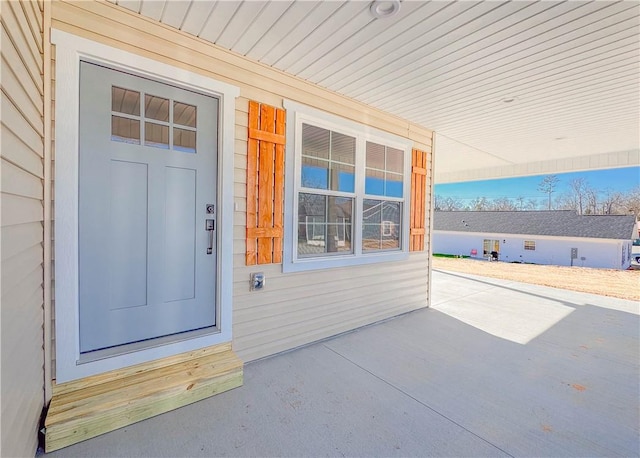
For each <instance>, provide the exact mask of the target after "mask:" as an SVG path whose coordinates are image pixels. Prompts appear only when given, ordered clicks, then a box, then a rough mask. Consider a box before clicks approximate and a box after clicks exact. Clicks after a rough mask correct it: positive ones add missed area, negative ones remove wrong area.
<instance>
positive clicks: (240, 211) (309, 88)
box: [52, 2, 432, 361]
mask: <svg viewBox="0 0 640 458" xmlns="http://www.w3.org/2000/svg"><path fill="white" fill-rule="evenodd" d="M52 15H53V26H54V27H58V28H60V29H62V30H72V31H73V33H77V34H80V35H81V36H83V37H84V38H89V39H91V40H96V41H98V42H103V43H107V44H109V45H110V46H114V47H118V48H121V49H124V50H127V51H130V52H134V53H139V54H141V55H143V56H145V57H149V58H152V59H155V60H158V61H160V62H163V63H166V64H170V65H174V66H176V67H178V68H183V69H187V70H190V71H194V72H198V73H200V74H202V75H205V76H207V77H210V78H214V79H217V80H220V81H223V82H226V83H230V84H233V85H235V86H238V87H239V88H240V94H241V96H240V97H239V98H238V99H236V103H235V109H236V112H235V113H236V126H235V140H234V141H235V143H234V145H235V147H234V157H233V161H234V174H233V176H234V186H233V188H234V204H235V208H234V213H233V348H234V350H235V351H236V352H237V353H238V355H239V356H240V358H242V359H243V360H244V361H250V360H253V359H256V358H260V357H264V356H268V355H271V354H274V353H277V352H280V351H283V350H288V349H291V348H294V347H296V346H299V345H303V344H306V343H309V342H313V341H315V340H318V339H322V338H325V337H328V336H331V335H335V334H337V333H340V332H343V331H347V330H349V329H353V328H356V327H358V326H362V325H365V324H368V323H371V322H375V321H378V320H381V319H384V318H388V317H391V316H394V315H397V314H399V313H403V312H407V311H410V310H415V309H417V308H420V307H425V306H426V305H427V297H428V288H429V285H428V266H429V260H428V259H429V258H428V250H427V248H428V247H425V251H424V252H415V253H408V254H405V256H406V257H407V259H405V260H403V261H395V262H388V263H384V265H382V266H381V265H362V266H354V267H350V268H340V269H328V270H326V271H323V272H320V273H319V274H318V275H313V276H312V275H309V274H308V273H293V274H284V273H283V272H282V265H281V264H272V265H260V266H246V265H245V252H246V164H247V127H248V102H249V100H255V101H258V102H261V103H266V104H270V105H273V106H276V107H282V106H283V101H284V99H290V100H295V101H296V102H299V103H304V104H307V105H310V106H313V107H315V108H317V109H319V110H323V111H325V112H328V113H331V114H333V115H336V116H340V117H343V118H346V119H349V120H350V121H353V122H357V123H362V124H366V125H368V126H371V127H373V128H375V129H378V130H382V131H384V132H386V133H390V134H393V135H396V136H401V137H403V138H408V139H409V140H411V143H412V145H413V146H414V147H416V148H419V149H421V150H423V151H427V152H428V153H431V151H432V149H431V142H432V132H431V131H429V130H427V129H425V128H423V127H421V126H417V125H415V124H411V123H408V122H407V121H404V120H402V119H399V118H397V117H394V116H390V115H388V114H386V113H383V112H381V111H378V110H375V109H373V108H371V107H368V106H366V105H363V104H360V103H357V102H355V101H352V100H349V99H346V98H344V97H343V96H340V95H338V94H334V93H331V92H329V91H326V90H323V89H322V88H320V87H318V86H316V85H311V84H308V83H306V82H304V81H302V80H300V79H297V78H291V77H288V76H287V75H285V74H283V73H281V72H279V71H277V70H274V69H272V68H269V67H265V66H264V65H258V64H254V63H251V62H249V61H247V60H245V59H244V58H242V57H240V56H238V55H235V54H230V53H226V52H225V51H223V50H221V49H220V48H217V47H214V46H211V45H209V44H207V43H205V42H203V41H202V40H199V39H197V38H194V37H191V36H189V35H187V34H185V33H182V32H180V31H178V30H175V29H172V28H169V27H166V26H162V25H159V24H154V23H152V22H150V21H148V20H145V19H143V18H140V17H139V16H138V15H137V14H134V13H132V12H129V11H126V10H124V9H122V8H119V7H116V6H114V5H112V4H108V3H99V2H71V3H67V2H56V3H54V4H53V5H52ZM291 128H293V126H287V131H289V129H291ZM58 154H61V153H60V152H58ZM430 164H431V161H430ZM431 177H432V170H431V169H429V171H428V177H427V178H428V184H427V193H428V194H427V197H426V201H427V202H430V201H431V197H430V196H431V186H432V185H431ZM407 202H408V197H407ZM425 213H426V219H427V221H426V227H427V236H426V237H425V238H426V240H428V239H429V230H430V229H429V227H430V222H429V215H430V208H427V211H426V212H425ZM252 272H264V273H265V276H266V286H265V289H264V290H262V291H254V292H251V291H249V276H250V273H252ZM389 279H392V281H389ZM383 280H385V281H384V282H383Z"/></svg>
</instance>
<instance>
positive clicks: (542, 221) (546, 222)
mask: <svg viewBox="0 0 640 458" xmlns="http://www.w3.org/2000/svg"><path fill="white" fill-rule="evenodd" d="M433 219H434V225H433V228H434V230H436V231H456V232H486V233H494V234H523V235H549V236H558V237H587V238H598V239H616V240H630V239H632V238H634V235H633V233H634V224H635V217H634V216H633V215H578V214H577V213H576V212H575V211H573V210H556V211H503V212H491V211H452V212H449V211H437V212H434V218H433Z"/></svg>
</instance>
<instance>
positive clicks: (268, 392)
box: [46, 271, 640, 458]
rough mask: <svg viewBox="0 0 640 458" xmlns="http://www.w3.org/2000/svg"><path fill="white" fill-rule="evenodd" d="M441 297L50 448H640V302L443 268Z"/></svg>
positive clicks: (414, 451)
mask: <svg viewBox="0 0 640 458" xmlns="http://www.w3.org/2000/svg"><path fill="white" fill-rule="evenodd" d="M433 285H434V293H433V298H432V307H431V308H430V309H423V310H419V311H416V312H413V313H409V314H406V315H403V316H401V317H398V318H395V319H392V320H388V321H386V322H383V323H380V324H377V325H372V326H368V327H365V328H362V329H360V330H357V331H355V332H351V333H348V334H344V335H341V336H338V337H336V338H333V339H330V340H326V341H323V342H320V343H317V344H314V345H310V346H307V347H305V348H301V349H298V350H294V351H291V352H288V353H285V354H281V355H278V356H275V357H272V358H268V359H264V360H261V361H257V362H253V363H249V364H247V365H246V366H245V382H244V386H243V387H241V388H237V389H235V390H232V391H230V392H226V393H223V394H220V395H218V396H215V397H213V398H210V399H207V400H204V401H201V402H198V403H196V404H192V405H190V406H187V407H183V408H181V409H178V410H176V411H173V412H170V413H167V414H164V415H160V416H157V417H155V418H151V419H149V420H146V421H143V422H140V423H137V424H134V425H131V426H128V427H126V428H122V429H120V430H117V431H114V432H112V433H109V434H105V435H103V436H100V437H97V438H94V439H91V440H88V441H85V442H82V443H80V444H76V445H74V446H71V447H68V448H66V449H62V450H59V451H58V452H55V453H51V454H48V455H46V456H47V457H51V458H53V457H99V456H109V457H112V456H126V457H183V456H184V457H187V456H188V457H196V456H238V457H249V456H261V457H262V456H264V457H272V456H273V457H275V456H291V457H298V456H313V457H316V456H329V457H334V456H376V457H391V456H397V457H405V456H421V457H424V456H554V457H555V456H607V457H612V456H625V457H630V456H639V455H640V439H639V434H640V431H639V425H640V414H639V403H640V402H639V395H640V368H639V366H640V363H639V360H640V355H639V352H640V350H639V348H640V347H639V333H640V321H639V316H638V315H639V314H640V313H639V305H638V304H636V303H634V302H629V301H623V300H618V299H612V298H608V297H603V296H595V295H591V294H583V293H576V292H571V291H566V290H559V289H553V288H547V287H540V286H535V285H527V284H522V283H515V282H509V281H504V280H496V279H488V278H482V277H475V276H470V275H465V274H457V273H452V272H438V271H434V272H433Z"/></svg>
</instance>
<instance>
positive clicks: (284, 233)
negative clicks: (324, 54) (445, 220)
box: [1, 1, 433, 456]
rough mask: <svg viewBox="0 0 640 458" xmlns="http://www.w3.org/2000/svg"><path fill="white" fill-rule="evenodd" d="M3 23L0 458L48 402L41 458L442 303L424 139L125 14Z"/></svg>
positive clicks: (44, 11) (427, 134)
mask: <svg viewBox="0 0 640 458" xmlns="http://www.w3.org/2000/svg"><path fill="white" fill-rule="evenodd" d="M153 3H154V2H145V5H147V6H150V7H153ZM276 3H277V2H276ZM184 4H185V5H187V4H188V2H184ZM197 4H198V2H195V3H194V5H197ZM171 6H172V7H173V6H175V7H178V8H181V7H182V5H181V4H180V2H173V3H172V4H171ZM2 8H3V10H2V29H3V45H2V59H3V73H2V151H1V152H2V192H3V195H2V329H1V334H2V396H1V398H2V405H1V408H2V420H3V421H2V431H1V436H2V450H1V454H2V456H26V455H31V456H32V455H33V453H34V452H35V450H36V443H37V434H38V430H39V417H40V415H41V413H42V410H43V408H44V407H46V406H47V405H48V404H49V402H50V401H51V400H52V399H53V401H52V402H51V406H50V409H49V411H48V414H47V416H46V420H45V436H46V447H47V450H52V449H56V448H59V447H63V446H65V445H68V444H71V443H74V442H77V441H80V440H83V439H86V438H89V437H92V436H94V435H97V434H100V433H102V432H105V431H109V430H112V429H115V428H118V427H121V426H124V425H126V424H128V423H130V422H133V421H137V420H141V419H144V418H147V417H149V416H151V415H155V414H158V413H161V412H164V411H166V410H170V409H172V408H177V407H180V406H181V405H184V404H187V403H189V402H194V401H197V400H199V399H202V398H204V397H207V396H211V395H213V394H216V393H218V392H220V391H224V390H226V389H230V388H233V387H236V386H238V385H240V384H241V383H242V362H243V361H244V362H246V361H251V360H255V359H257V358H262V357H265V356H268V355H273V354H275V353H278V352H281V351H285V350H289V349H292V348H295V347H297V346H300V345H304V344H308V343H310V342H313V341H317V340H319V339H323V338H326V337H329V336H332V335H335V334H338V333H341V332H345V331H348V330H351V329H354V328H357V327H360V326H363V325H366V324H369V323H373V322H376V321H379V320H383V319H385V318H389V317H392V316H395V315H398V314H401V313H405V312H408V311H411V310H415V309H419V308H422V307H426V306H427V305H428V297H429V288H430V284H429V282H428V281H427V279H428V270H429V268H430V266H429V253H428V251H427V249H426V246H427V244H425V239H426V240H429V237H430V234H431V232H430V231H431V228H430V226H429V224H428V221H429V213H430V205H429V203H430V201H431V191H432V186H433V185H432V176H433V173H432V172H433V170H432V161H431V156H432V132H431V131H430V130H429V129H427V128H426V127H424V126H418V125H415V124H413V123H411V122H408V121H405V120H402V119H398V118H397V117H396V116H391V115H389V114H388V113H385V112H382V111H379V110H375V109H372V108H371V107H369V106H367V105H364V104H362V103H358V102H356V101H353V100H351V99H348V98H346V97H344V96H342V95H339V94H336V93H332V92H330V91H327V90H324V89H322V88H320V87H319V86H317V85H315V84H310V83H307V82H305V81H303V80H301V79H299V78H294V77H291V76H289V75H287V74H285V73H283V72H280V71H277V70H275V69H273V68H270V67H268V66H266V65H262V64H258V63H256V62H253V61H251V60H249V59H246V58H244V57H242V56H240V55H239V54H236V53H231V52H227V51H225V50H224V49H222V48H221V47H219V46H214V45H212V44H211V43H208V42H207V41H205V40H203V39H199V38H196V37H195V36H192V35H189V34H187V33H185V32H181V31H179V30H178V29H175V28H172V27H169V26H167V25H164V24H161V23H159V22H157V21H154V20H151V19H149V18H146V17H143V16H141V15H139V14H135V13H133V12H131V11H129V10H127V9H125V8H122V7H120V6H117V5H114V4H112V3H108V2H93V1H85V2H35V1H34V2H3V3H2ZM5 37H7V38H6V39H5ZM307 178H308V180H307ZM365 197H366V198H365ZM308 271H313V273H312V274H309V273H308ZM255 273H263V274H264V276H265V278H266V281H265V282H264V283H263V284H264V285H266V286H265V287H264V288H263V289H262V290H260V289H258V290H252V289H250V286H252V284H251V283H250V279H251V278H252V274H255ZM256 284H257V285H258V286H260V282H257V283H256ZM54 286H55V287H54ZM43 333H44V334H43Z"/></svg>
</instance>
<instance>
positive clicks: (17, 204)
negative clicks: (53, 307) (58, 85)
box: [0, 1, 44, 457]
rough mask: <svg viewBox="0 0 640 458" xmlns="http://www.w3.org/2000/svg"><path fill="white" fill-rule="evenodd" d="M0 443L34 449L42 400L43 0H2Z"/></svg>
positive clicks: (6, 448) (8, 452) (5, 448)
mask: <svg viewBox="0 0 640 458" xmlns="http://www.w3.org/2000/svg"><path fill="white" fill-rule="evenodd" d="M0 8H2V52H1V54H2V76H1V77H2V84H1V86H2V102H1V110H2V113H1V118H2V122H1V135H2V137H1V138H2V145H1V150H0V156H1V159H0V160H1V166H0V167H1V169H2V181H1V192H2V204H1V205H2V214H1V215H2V222H1V232H0V237H1V238H2V250H1V258H2V283H1V290H2V303H1V306H0V312H1V317H0V318H1V323H2V324H1V330H0V334H1V336H2V344H1V348H2V359H1V366H2V381H1V384H2V392H1V412H0V415H1V417H2V430H1V431H0V436H1V439H2V442H1V443H2V446H1V448H0V455H1V456H3V457H4V456H6V457H13V456H34V454H35V452H36V448H37V438H38V435H37V431H38V421H39V417H40V413H41V410H42V406H43V403H44V390H43V380H44V372H43V371H44V369H43V362H44V352H43V301H44V299H43V297H44V296H43V295H44V293H43V260H44V253H43V218H44V213H43V194H44V193H43V178H44V167H43V156H44V146H43V145H44V142H43V137H44V123H43V116H44V114H43V107H44V103H43V97H44V87H43V40H42V36H43V35H42V34H43V8H44V5H43V3H42V2H5V1H3V2H2V5H1V7H0Z"/></svg>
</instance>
